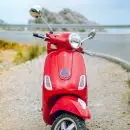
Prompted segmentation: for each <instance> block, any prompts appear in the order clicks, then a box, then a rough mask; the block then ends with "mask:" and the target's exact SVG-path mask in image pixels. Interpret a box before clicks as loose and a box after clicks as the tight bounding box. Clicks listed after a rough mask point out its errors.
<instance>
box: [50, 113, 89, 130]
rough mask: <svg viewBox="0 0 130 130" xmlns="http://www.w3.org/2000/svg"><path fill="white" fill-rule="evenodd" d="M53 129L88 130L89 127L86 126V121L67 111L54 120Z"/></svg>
mask: <svg viewBox="0 0 130 130" xmlns="http://www.w3.org/2000/svg"><path fill="white" fill-rule="evenodd" d="M51 130H88V129H87V128H86V125H85V121H83V120H82V119H80V118H78V117H76V116H73V115H70V114H67V113H65V114H62V115H60V116H59V117H58V118H57V119H56V120H55V121H54V122H53V125H52V128H51Z"/></svg>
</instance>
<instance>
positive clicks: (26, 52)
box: [0, 40, 46, 64]
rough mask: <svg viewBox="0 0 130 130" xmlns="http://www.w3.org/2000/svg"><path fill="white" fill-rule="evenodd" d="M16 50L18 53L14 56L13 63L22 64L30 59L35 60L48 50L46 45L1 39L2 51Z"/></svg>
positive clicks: (0, 47)
mask: <svg viewBox="0 0 130 130" xmlns="http://www.w3.org/2000/svg"><path fill="white" fill-rule="evenodd" d="M7 50H14V51H15V52H16V55H15V56H14V57H13V61H12V62H13V63H15V64H21V63H24V62H26V61H28V60H33V59H34V58H37V57H38V56H40V55H41V54H42V53H43V52H45V51H46V47H43V46H40V45H27V44H20V43H17V42H9V41H6V40H0V51H3V52H4V51H7Z"/></svg>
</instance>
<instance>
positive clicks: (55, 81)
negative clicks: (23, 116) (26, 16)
mask: <svg viewBox="0 0 130 130" xmlns="http://www.w3.org/2000/svg"><path fill="white" fill-rule="evenodd" d="M40 12H41V11H40V10H38V9H37V8H31V9H30V14H31V16H33V17H35V18H38V17H40V16H41V13H40ZM33 36H35V37H38V38H42V39H44V40H45V41H47V51H48V55H47V57H46V60H45V65H44V79H43V87H42V89H43V90H42V95H43V97H42V109H43V119H44V121H45V123H46V124H47V125H52V128H51V129H52V130H86V129H87V128H86V125H85V120H86V119H90V118H91V113H90V110H89V108H88V96H87V75H86V69H85V63H84V59H83V56H82V54H81V53H84V52H83V49H82V46H81V45H82V42H84V41H85V40H87V39H92V38H93V37H94V36H95V32H94V31H92V32H91V33H90V34H89V35H88V37H87V38H86V39H84V40H82V41H81V39H80V37H79V35H77V34H76V33H70V32H65V33H62V34H53V32H50V33H47V34H46V35H41V34H37V33H34V34H33ZM52 44H53V45H54V46H55V47H56V48H55V49H52V48H51V46H52Z"/></svg>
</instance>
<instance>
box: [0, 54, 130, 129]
mask: <svg viewBox="0 0 130 130" xmlns="http://www.w3.org/2000/svg"><path fill="white" fill-rule="evenodd" d="M43 59H44V56H41V57H40V58H39V59H36V60H34V61H32V62H27V63H25V64H22V65H19V66H16V67H15V68H12V69H10V70H9V72H7V73H6V74H2V75H0V130H50V127H49V126H46V125H45V123H44V122H43V120H42V116H41V84H42V70H43V63H44V62H43ZM85 59H86V63H87V71H88V89H89V105H90V108H91V110H92V120H90V121H86V125H87V127H88V128H89V130H130V113H129V108H130V106H128V102H127V92H128V88H127V87H126V80H128V76H129V77H130V74H129V73H127V72H125V70H123V69H122V68H121V67H120V66H118V65H116V64H114V63H111V62H108V61H106V60H104V59H100V58H92V57H87V58H86V57H85Z"/></svg>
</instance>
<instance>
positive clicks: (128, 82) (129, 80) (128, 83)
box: [127, 79, 130, 88]
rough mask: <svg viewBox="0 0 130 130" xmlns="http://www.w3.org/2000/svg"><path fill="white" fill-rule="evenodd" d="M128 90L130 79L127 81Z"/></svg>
mask: <svg viewBox="0 0 130 130" xmlns="http://www.w3.org/2000/svg"><path fill="white" fill-rule="evenodd" d="M127 85H128V88H130V79H128V80H127Z"/></svg>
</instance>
